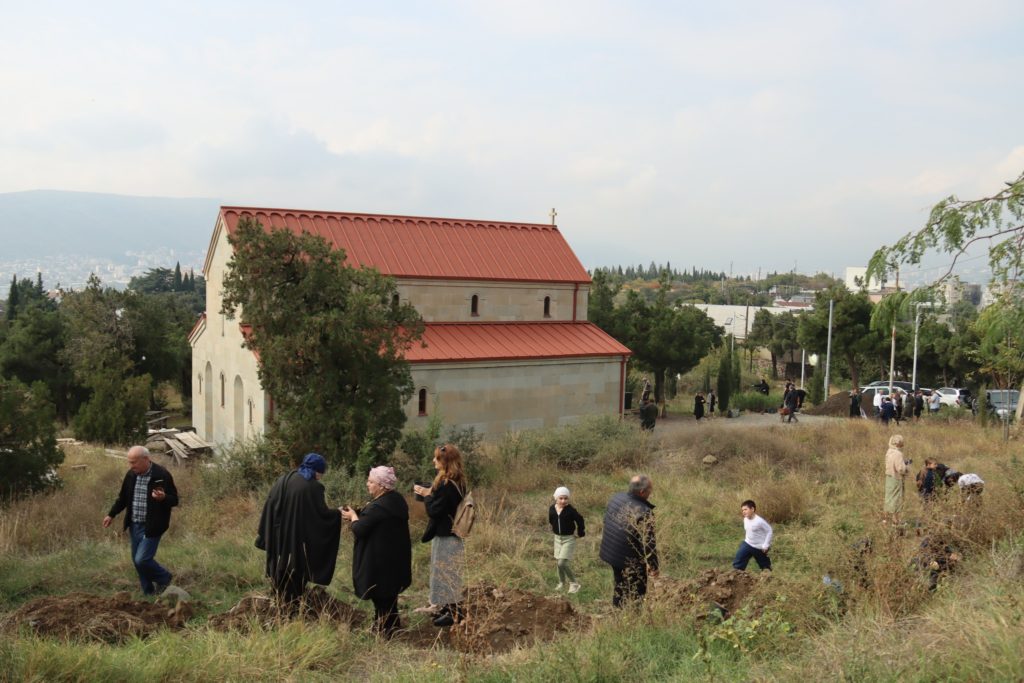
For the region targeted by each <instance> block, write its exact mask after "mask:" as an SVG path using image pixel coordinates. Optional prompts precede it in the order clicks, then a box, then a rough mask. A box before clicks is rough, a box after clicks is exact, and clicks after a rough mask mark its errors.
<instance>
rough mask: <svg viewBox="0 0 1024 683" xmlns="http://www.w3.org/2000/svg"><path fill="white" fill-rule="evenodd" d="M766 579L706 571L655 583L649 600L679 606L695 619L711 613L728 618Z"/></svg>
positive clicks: (721, 571) (735, 573) (720, 571)
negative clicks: (691, 613)
mask: <svg viewBox="0 0 1024 683" xmlns="http://www.w3.org/2000/svg"><path fill="white" fill-rule="evenodd" d="M768 576H769V575H768V574H760V573H759V574H757V575H755V574H751V573H750V572H744V571H739V570H736V569H728V570H723V569H705V570H704V571H702V572H701V573H700V575H699V576H698V577H697V578H695V579H686V580H680V579H669V578H662V579H659V580H657V581H656V582H655V583H654V584H653V586H652V589H651V591H650V593H651V595H650V596H649V597H648V599H653V600H657V601H658V602H668V603H670V604H673V605H679V606H680V607H681V608H683V609H685V610H689V611H692V612H693V613H694V614H695V615H696V616H697V617H698V618H703V617H705V616H707V615H708V614H710V613H711V612H714V611H717V612H718V613H719V615H720V616H721V617H722V618H728V617H729V616H730V615H732V614H733V613H734V612H735V611H736V610H738V609H739V608H740V607H743V606H744V605H745V604H746V603H747V599H748V597H749V596H750V593H751V592H752V591H753V590H754V587H755V586H756V585H757V584H758V583H759V582H760V581H764V580H766V579H767V577H768Z"/></svg>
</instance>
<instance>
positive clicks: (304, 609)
mask: <svg viewBox="0 0 1024 683" xmlns="http://www.w3.org/2000/svg"><path fill="white" fill-rule="evenodd" d="M295 619H303V620H305V621H326V622H327V623H331V624H345V625H346V626H348V627H349V628H356V627H358V626H359V625H360V624H362V623H363V622H364V621H365V620H366V615H364V614H363V613H362V612H360V611H359V610H356V609H353V608H352V607H350V606H349V605H346V604H345V603H343V602H339V601H338V600H335V599H334V598H333V597H331V596H330V595H329V594H328V593H327V591H325V590H324V589H323V588H322V587H320V586H313V587H312V588H310V589H308V590H307V591H306V594H305V595H304V596H303V597H302V602H301V603H300V604H299V605H298V606H296V607H295V608H294V609H282V608H281V607H280V606H279V605H278V604H277V602H276V601H275V600H274V598H272V597H270V596H267V595H264V594H262V593H250V594H249V595H246V596H245V597H244V598H242V599H241V600H239V601H238V604H237V605H235V606H234V607H232V608H231V609H230V610H228V611H227V612H225V613H223V614H215V615H213V616H212V617H210V619H209V621H208V622H207V623H208V624H209V626H210V628H213V629H216V630H218V631H230V630H234V631H242V632H243V633H247V632H249V631H250V630H252V627H253V626H254V625H259V626H261V627H263V628H265V629H271V628H273V627H274V626H277V625H280V624H281V622H284V621H291V620H295Z"/></svg>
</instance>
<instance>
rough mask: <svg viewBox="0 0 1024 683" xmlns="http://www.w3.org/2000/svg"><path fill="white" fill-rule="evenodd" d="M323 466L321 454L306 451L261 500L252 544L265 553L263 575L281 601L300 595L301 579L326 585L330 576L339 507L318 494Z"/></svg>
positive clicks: (338, 530) (335, 551)
mask: <svg viewBox="0 0 1024 683" xmlns="http://www.w3.org/2000/svg"><path fill="white" fill-rule="evenodd" d="M326 471H327V462H326V461H325V460H324V459H323V456H321V455H318V454H316V453H309V454H307V455H306V457H305V458H304V459H303V460H302V465H300V466H299V468H298V469H295V470H292V471H291V472H289V473H288V474H285V475H282V476H281V477H280V478H279V479H278V480H277V481H276V482H274V485H273V487H271V489H270V494H269V495H268V496H267V502H266V503H264V505H263V514H262V515H261V516H260V528H259V534H258V535H257V536H256V547H257V548H259V549H260V550H265V551H266V553H267V576H268V577H270V582H271V584H272V585H273V587H274V591H275V592H276V593H277V595H278V599H279V600H280V601H281V602H282V604H290V603H294V602H296V601H297V600H298V599H299V598H301V597H302V593H303V591H304V590H305V588H306V582H307V581H310V582H312V583H318V584H320V585H323V586H326V585H328V584H329V583H330V582H331V579H332V578H333V577H334V565H335V563H336V562H337V560H338V542H339V540H340V539H341V515H340V514H339V513H340V512H341V510H340V509H334V508H329V507H327V503H326V502H325V500H324V486H323V484H321V483H320V477H321V476H322V475H323V473H324V472H326Z"/></svg>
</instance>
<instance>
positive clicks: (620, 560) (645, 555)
mask: <svg viewBox="0 0 1024 683" xmlns="http://www.w3.org/2000/svg"><path fill="white" fill-rule="evenodd" d="M653 490H654V484H653V483H652V482H651V478H650V477H648V476H647V475H646V474H638V475H636V476H635V477H633V478H632V479H630V480H629V490H628V491H627V492H624V493H616V494H615V495H614V496H612V498H611V500H609V501H608V508H607V510H605V513H604V533H603V534H602V536H601V552H600V557H601V559H602V560H603V561H604V562H607V563H608V564H609V565H611V568H612V576H613V579H614V582H615V588H614V591H613V593H612V605H613V606H614V607H623V606H625V605H626V604H629V603H634V602H638V601H641V600H643V597H644V595H646V594H647V577H648V576H657V575H658V545H657V541H656V540H655V537H654V505H652V504H651V503H650V502H649V500H648V499H649V498H650V497H651V492H652V491H653Z"/></svg>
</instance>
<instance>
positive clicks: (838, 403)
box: [800, 391, 875, 417]
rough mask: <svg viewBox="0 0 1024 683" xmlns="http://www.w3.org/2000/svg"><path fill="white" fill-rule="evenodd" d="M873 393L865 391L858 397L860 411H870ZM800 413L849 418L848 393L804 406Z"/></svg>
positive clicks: (834, 395)
mask: <svg viewBox="0 0 1024 683" xmlns="http://www.w3.org/2000/svg"><path fill="white" fill-rule="evenodd" d="M874 395H875V392H873V391H865V392H864V393H863V394H861V397H860V401H861V402H860V406H861V409H864V408H865V407H866V408H867V409H868V410H870V409H871V399H872V398H873V397H874ZM800 412H801V413H807V414H808V415H829V416H831V417H849V416H850V393H849V392H847V391H840V392H839V393H838V394H832V395H831V396H829V397H828V400H827V401H823V402H822V403H820V404H818V405H816V406H807V405H806V404H805V405H804V408H803V410H801V411H800Z"/></svg>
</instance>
